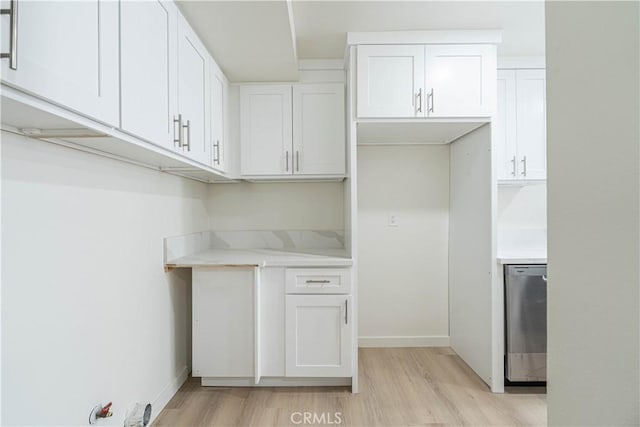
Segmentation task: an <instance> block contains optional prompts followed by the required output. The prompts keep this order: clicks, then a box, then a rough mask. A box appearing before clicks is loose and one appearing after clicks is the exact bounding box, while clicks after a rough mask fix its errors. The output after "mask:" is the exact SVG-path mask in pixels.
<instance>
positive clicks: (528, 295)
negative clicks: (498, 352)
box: [505, 265, 547, 382]
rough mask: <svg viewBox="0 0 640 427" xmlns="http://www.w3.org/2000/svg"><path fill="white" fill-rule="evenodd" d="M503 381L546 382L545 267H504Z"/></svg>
mask: <svg viewBox="0 0 640 427" xmlns="http://www.w3.org/2000/svg"><path fill="white" fill-rule="evenodd" d="M505 306H506V307H505V311H506V312H505V314H506V316H505V320H506V324H505V329H506V330H505V332H506V333H505V337H506V361H505V362H506V366H505V377H506V379H507V380H508V381H510V382H541V381H546V380H547V266H546V265H507V266H505Z"/></svg>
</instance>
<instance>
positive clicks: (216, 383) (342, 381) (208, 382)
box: [200, 377, 351, 387]
mask: <svg viewBox="0 0 640 427" xmlns="http://www.w3.org/2000/svg"><path fill="white" fill-rule="evenodd" d="M200 382H201V384H202V385H203V386H205V387H308V386H322V387H325V386H349V385H351V377H344V378H290V377H262V379H261V380H260V382H259V383H258V384H256V383H255V381H254V378H244V377H239V378H216V377H202V378H201V380H200Z"/></svg>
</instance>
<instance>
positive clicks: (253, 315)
mask: <svg viewBox="0 0 640 427" xmlns="http://www.w3.org/2000/svg"><path fill="white" fill-rule="evenodd" d="M318 282H320V284H322V285H326V286H324V290H322V289H317V288H316V287H315V285H316V284H318ZM295 283H297V284H298V286H297V287H291V286H290V285H291V284H295ZM307 284H308V285H309V286H306V285H307ZM350 286H351V269H349V268H313V269H309V268H282V267H279V268H254V267H215V268H194V269H193V292H192V301H193V308H192V316H193V355H192V357H193V362H192V363H193V376H194V377H201V378H203V384H205V385H246V386H252V385H256V384H262V385H264V384H265V383H268V382H269V381H273V380H274V379H275V380H276V381H278V380H282V379H283V378H284V377H290V378H298V379H301V380H302V378H304V379H303V380H302V381H308V379H313V378H348V377H351V376H352V375H353V367H352V366H353V361H352V360H353V356H354V353H353V352H354V348H353V344H354V338H353V334H354V326H353V322H354V318H353V310H352V305H351V304H352V297H351V295H350V294H347V292H351V287H350ZM287 290H293V291H294V292H297V294H287V293H286V292H287ZM315 291H319V292H320V293H315V294H311V293H309V292H315ZM322 292H334V294H327V293H322ZM340 292H342V294H340ZM205 379H206V380H205Z"/></svg>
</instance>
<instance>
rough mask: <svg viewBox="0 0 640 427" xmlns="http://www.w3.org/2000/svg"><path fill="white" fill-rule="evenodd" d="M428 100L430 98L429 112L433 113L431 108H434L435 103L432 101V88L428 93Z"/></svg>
mask: <svg viewBox="0 0 640 427" xmlns="http://www.w3.org/2000/svg"><path fill="white" fill-rule="evenodd" d="M428 98H431V103H430V105H431V106H430V107H429V112H430V113H433V108H434V105H435V101H434V97H433V88H431V92H429V97H428Z"/></svg>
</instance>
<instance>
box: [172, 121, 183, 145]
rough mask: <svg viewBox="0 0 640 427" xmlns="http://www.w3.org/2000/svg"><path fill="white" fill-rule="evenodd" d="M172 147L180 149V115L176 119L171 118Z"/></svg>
mask: <svg viewBox="0 0 640 427" xmlns="http://www.w3.org/2000/svg"><path fill="white" fill-rule="evenodd" d="M176 125H178V132H177V138H176ZM173 145H174V146H175V145H177V146H178V147H182V114H178V118H177V119H176V118H175V116H174V117H173Z"/></svg>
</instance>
